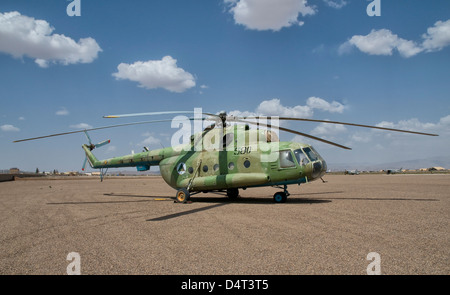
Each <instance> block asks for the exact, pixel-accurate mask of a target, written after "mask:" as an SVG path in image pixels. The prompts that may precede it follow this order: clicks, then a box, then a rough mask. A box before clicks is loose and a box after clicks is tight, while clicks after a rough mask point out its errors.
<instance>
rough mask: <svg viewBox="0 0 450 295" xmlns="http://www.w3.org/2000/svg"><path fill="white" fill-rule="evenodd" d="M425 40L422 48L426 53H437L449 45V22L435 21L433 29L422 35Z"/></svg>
mask: <svg viewBox="0 0 450 295" xmlns="http://www.w3.org/2000/svg"><path fill="white" fill-rule="evenodd" d="M422 38H423V39H425V40H424V41H423V43H422V46H423V48H424V49H425V50H427V51H438V50H442V49H443V48H444V47H446V46H448V45H450V20H447V21H445V22H442V21H437V22H436V23H435V24H434V26H433V27H431V28H428V29H427V33H426V34H423V35H422Z"/></svg>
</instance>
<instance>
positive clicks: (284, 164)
mask: <svg viewBox="0 0 450 295" xmlns="http://www.w3.org/2000/svg"><path fill="white" fill-rule="evenodd" d="M290 167H295V163H294V158H293V157H292V153H291V151H280V168H290Z"/></svg>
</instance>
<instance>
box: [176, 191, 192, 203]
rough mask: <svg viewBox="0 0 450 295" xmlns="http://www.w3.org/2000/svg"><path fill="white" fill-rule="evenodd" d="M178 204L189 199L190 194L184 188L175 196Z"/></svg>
mask: <svg viewBox="0 0 450 295" xmlns="http://www.w3.org/2000/svg"><path fill="white" fill-rule="evenodd" d="M175 197H176V200H177V202H178V203H186V202H187V201H189V200H190V199H191V194H190V193H189V191H188V190H187V189H185V188H180V189H179V190H178V191H177V194H176V195H175Z"/></svg>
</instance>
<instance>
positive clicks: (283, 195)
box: [273, 185, 290, 203]
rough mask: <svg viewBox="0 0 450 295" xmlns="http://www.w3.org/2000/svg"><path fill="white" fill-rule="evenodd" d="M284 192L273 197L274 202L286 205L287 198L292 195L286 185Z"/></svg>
mask: <svg viewBox="0 0 450 295" xmlns="http://www.w3.org/2000/svg"><path fill="white" fill-rule="evenodd" d="M283 189H284V190H283V191H282V192H276V193H275V194H274V195H273V200H274V201H275V203H286V200H287V197H288V196H289V195H290V193H289V192H288V191H287V185H284V187H283Z"/></svg>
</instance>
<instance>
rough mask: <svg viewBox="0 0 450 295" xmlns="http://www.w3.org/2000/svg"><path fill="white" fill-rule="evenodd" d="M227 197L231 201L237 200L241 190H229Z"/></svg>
mask: <svg viewBox="0 0 450 295" xmlns="http://www.w3.org/2000/svg"><path fill="white" fill-rule="evenodd" d="M227 196H228V198H230V199H231V200H235V199H237V197H238V196H239V190H238V189H237V188H229V189H227Z"/></svg>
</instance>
